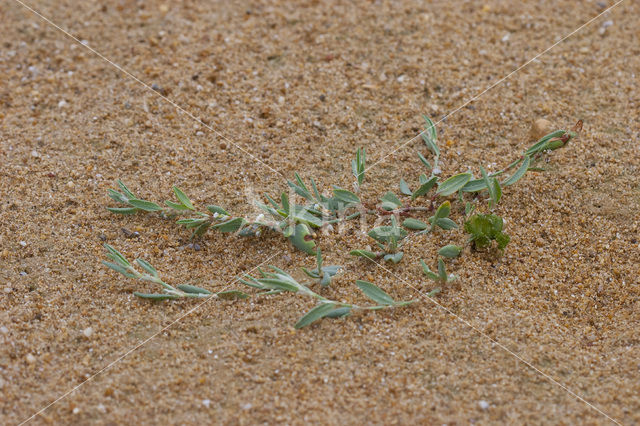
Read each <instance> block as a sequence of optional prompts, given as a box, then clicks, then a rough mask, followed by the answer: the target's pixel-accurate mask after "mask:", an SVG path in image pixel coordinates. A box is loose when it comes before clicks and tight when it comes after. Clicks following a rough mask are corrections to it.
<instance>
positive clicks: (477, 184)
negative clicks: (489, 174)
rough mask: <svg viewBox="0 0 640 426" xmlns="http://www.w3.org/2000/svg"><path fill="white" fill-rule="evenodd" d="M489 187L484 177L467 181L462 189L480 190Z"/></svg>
mask: <svg viewBox="0 0 640 426" xmlns="http://www.w3.org/2000/svg"><path fill="white" fill-rule="evenodd" d="M486 187H487V184H486V183H485V182H484V179H474V180H470V181H469V182H467V183H466V184H465V185H464V186H463V187H462V189H461V191H462V192H478V191H482V190H483V189H485V188H486Z"/></svg>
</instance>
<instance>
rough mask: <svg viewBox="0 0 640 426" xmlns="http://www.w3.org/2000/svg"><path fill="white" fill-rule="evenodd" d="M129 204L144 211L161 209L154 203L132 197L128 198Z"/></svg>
mask: <svg viewBox="0 0 640 426" xmlns="http://www.w3.org/2000/svg"><path fill="white" fill-rule="evenodd" d="M129 204H131V205H132V206H133V207H135V208H137V209H140V210H144V211H146V212H156V211H159V210H162V207H160V206H159V205H157V204H156V203H153V202H151V201H146V200H137V199H135V198H134V199H131V200H129Z"/></svg>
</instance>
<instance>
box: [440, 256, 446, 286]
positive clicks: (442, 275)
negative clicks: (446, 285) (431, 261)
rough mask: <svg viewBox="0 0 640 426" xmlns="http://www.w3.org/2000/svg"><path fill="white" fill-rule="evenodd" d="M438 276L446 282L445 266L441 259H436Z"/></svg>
mask: <svg viewBox="0 0 640 426" xmlns="http://www.w3.org/2000/svg"><path fill="white" fill-rule="evenodd" d="M438 278H439V279H440V280H441V281H444V282H447V268H446V266H445V265H444V261H443V260H442V259H438Z"/></svg>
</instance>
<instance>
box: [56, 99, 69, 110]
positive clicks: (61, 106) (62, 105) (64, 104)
mask: <svg viewBox="0 0 640 426" xmlns="http://www.w3.org/2000/svg"><path fill="white" fill-rule="evenodd" d="M66 106H67V101H65V100H64V99H63V100H61V101H60V102H58V108H64V107H66Z"/></svg>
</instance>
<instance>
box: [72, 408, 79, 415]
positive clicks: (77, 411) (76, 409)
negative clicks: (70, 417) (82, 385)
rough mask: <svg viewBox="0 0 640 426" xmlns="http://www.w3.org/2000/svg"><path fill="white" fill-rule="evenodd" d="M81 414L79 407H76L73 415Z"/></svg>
mask: <svg viewBox="0 0 640 426" xmlns="http://www.w3.org/2000/svg"><path fill="white" fill-rule="evenodd" d="M79 412H80V408H78V407H74V409H73V411H72V413H73V414H78V413H79Z"/></svg>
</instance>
